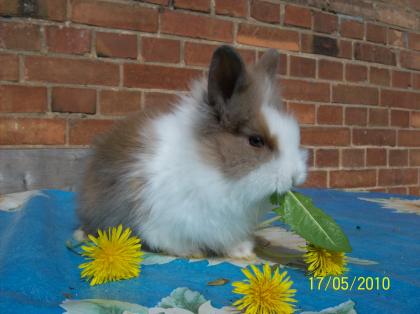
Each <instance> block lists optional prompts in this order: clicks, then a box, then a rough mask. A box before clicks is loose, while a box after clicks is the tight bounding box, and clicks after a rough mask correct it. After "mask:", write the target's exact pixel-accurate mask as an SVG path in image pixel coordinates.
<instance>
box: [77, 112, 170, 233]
mask: <svg viewBox="0 0 420 314" xmlns="http://www.w3.org/2000/svg"><path fill="white" fill-rule="evenodd" d="M163 113H164V112H163V111H160V110H153V109H148V110H143V111H141V112H139V113H136V114H134V115H133V116H131V117H129V118H128V119H126V120H123V121H120V122H118V123H117V124H116V125H115V126H114V127H113V128H112V129H111V130H110V131H109V132H108V133H106V134H104V135H103V136H102V137H100V138H99V139H98V140H97V141H96V143H95V145H94V150H95V152H94V154H93V156H92V157H91V158H90V160H89V163H88V166H87V169H86V171H85V179H84V182H83V186H82V188H81V189H80V193H79V208H78V215H79V218H80V220H81V223H82V228H83V230H84V231H85V232H87V233H93V234H94V233H96V232H97V229H98V228H101V229H105V228H107V227H110V226H116V225H118V224H123V225H124V226H126V227H132V226H131V222H132V217H133V215H138V212H137V213H134V212H133V208H134V205H135V204H134V202H135V197H134V196H135V195H138V194H139V193H140V192H141V190H142V189H143V185H144V184H145V182H146V178H145V177H141V176H139V177H136V178H132V179H128V178H129V177H130V176H129V174H130V169H132V165H133V164H134V163H135V162H137V160H136V159H135V155H136V154H138V153H139V152H142V153H148V151H149V150H150V149H151V147H152V145H150V141H153V134H151V132H150V129H149V128H148V124H149V123H150V121H151V120H152V119H154V118H156V117H158V116H159V115H161V114H163ZM140 130H142V131H143V132H144V134H143V136H142V135H141V131H140ZM149 153H151V152H149ZM142 213H143V214H147V213H148V211H147V210H144V211H142Z"/></svg>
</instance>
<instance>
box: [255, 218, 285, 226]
mask: <svg viewBox="0 0 420 314" xmlns="http://www.w3.org/2000/svg"><path fill="white" fill-rule="evenodd" d="M281 219H282V217H280V216H279V215H277V216H276V217H273V218H270V219H267V220H264V221H263V222H262V223H260V224H259V225H258V227H257V229H264V228H267V227H269V226H270V225H271V224H272V223H273V222H276V221H278V220H281Z"/></svg>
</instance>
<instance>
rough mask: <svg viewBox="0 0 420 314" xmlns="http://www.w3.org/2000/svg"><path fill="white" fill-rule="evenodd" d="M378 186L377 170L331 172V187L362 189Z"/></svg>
mask: <svg viewBox="0 0 420 314" xmlns="http://www.w3.org/2000/svg"><path fill="white" fill-rule="evenodd" d="M369 186H376V170H339V171H330V187H332V188H360V187H369Z"/></svg>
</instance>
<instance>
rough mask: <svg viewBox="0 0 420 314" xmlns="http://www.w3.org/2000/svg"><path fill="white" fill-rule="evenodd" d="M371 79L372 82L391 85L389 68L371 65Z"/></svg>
mask: <svg viewBox="0 0 420 314" xmlns="http://www.w3.org/2000/svg"><path fill="white" fill-rule="evenodd" d="M369 81H370V83H372V84H377V85H382V86H389V82H390V74H389V70H388V69H381V68H375V67H370V76H369Z"/></svg>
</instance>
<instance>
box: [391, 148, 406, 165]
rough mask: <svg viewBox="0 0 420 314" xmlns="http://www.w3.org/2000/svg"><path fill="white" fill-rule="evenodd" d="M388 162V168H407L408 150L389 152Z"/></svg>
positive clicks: (392, 150)
mask: <svg viewBox="0 0 420 314" xmlns="http://www.w3.org/2000/svg"><path fill="white" fill-rule="evenodd" d="M388 162H389V166H390V167H403V166H408V150H406V149H391V150H389V159H388Z"/></svg>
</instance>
